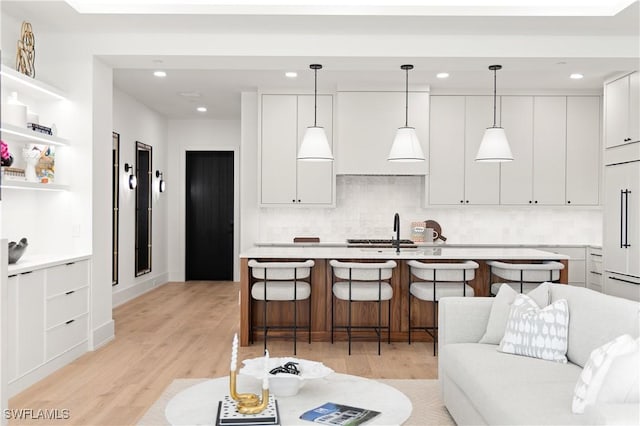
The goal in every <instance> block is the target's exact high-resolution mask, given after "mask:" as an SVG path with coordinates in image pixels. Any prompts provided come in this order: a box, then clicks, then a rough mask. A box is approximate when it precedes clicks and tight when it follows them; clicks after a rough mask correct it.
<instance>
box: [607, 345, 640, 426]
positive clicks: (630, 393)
mask: <svg viewBox="0 0 640 426" xmlns="http://www.w3.org/2000/svg"><path fill="white" fill-rule="evenodd" d="M596 401H597V402H598V403H601V402H604V403H627V402H635V403H636V405H638V402H640V340H639V339H636V340H635V350H634V351H633V352H629V353H628V354H625V355H621V356H619V357H616V359H614V360H613V362H612V363H611V367H609V371H608V372H607V375H606V377H605V378H604V381H603V383H602V388H601V389H600V392H599V393H598V398H597V400H596ZM638 423H640V419H638Z"/></svg>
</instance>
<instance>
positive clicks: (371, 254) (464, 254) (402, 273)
mask: <svg viewBox="0 0 640 426" xmlns="http://www.w3.org/2000/svg"><path fill="white" fill-rule="evenodd" d="M249 259H255V260H259V261H283V260H307V259H313V260H314V261H315V266H314V267H313V268H312V271H311V279H312V288H311V330H312V331H311V339H312V340H313V341H330V340H331V298H332V291H331V279H332V276H331V267H330V266H329V260H331V259H338V260H342V261H356V262H357V261H362V262H367V261H383V260H395V261H396V262H397V264H398V267H397V268H396V269H395V271H394V273H393V276H392V279H391V286H392V288H393V298H392V300H391V339H392V340H394V341H406V339H407V330H408V318H407V311H408V300H409V299H408V283H409V268H408V266H407V261H409V260H422V261H426V262H455V261H462V260H473V261H475V262H477V263H478V264H479V265H480V268H479V269H478V270H477V271H476V277H475V279H474V280H472V281H470V282H469V284H470V285H471V286H472V287H473V288H474V292H475V294H476V296H488V295H489V287H490V282H489V268H488V266H487V263H486V262H487V261H489V260H500V261H505V262H518V263H537V262H542V261H549V260H555V261H559V262H561V263H563V264H564V265H565V269H563V270H562V271H561V275H560V282H561V283H567V282H568V271H567V259H568V256H566V255H562V254H557V253H552V252H548V251H543V250H536V249H529V248H512V247H506V248H505V247H503V248H498V247H447V246H436V245H434V246H421V247H416V248H402V249H401V250H400V253H396V251H395V249H393V248H386V247H385V248H369V247H364V248H354V247H344V246H327V245H319V244H305V245H300V246H286V247H282V246H270V247H264V246H261V247H254V248H251V249H250V250H247V251H245V252H243V253H241V254H240V343H241V344H242V345H243V346H247V345H248V344H249V340H250V339H249V330H250V324H253V325H255V326H261V325H262V318H263V315H262V312H263V311H262V309H263V304H262V303H261V302H257V301H253V300H252V299H251V285H252V279H251V274H250V271H249V267H248V262H249ZM291 305H292V303H271V304H270V306H272V307H271V308H270V310H269V318H270V321H271V320H273V321H280V322H281V324H282V325H291V323H292V320H293V307H292V306H291ZM367 305H368V304H356V306H355V307H354V318H356V319H357V321H358V322H361V323H373V322H374V316H375V318H377V310H374V309H371V307H370V306H367ZM385 305H386V304H385ZM345 307H346V303H345V302H343V301H336V304H335V321H336V324H339V323H343V321H344V319H345V318H346V317H345V315H346V308H345ZM275 309H278V311H277V312H275V311H274V310H275ZM297 309H298V318H299V320H301V321H304V319H306V318H307V313H308V311H307V309H308V307H307V302H306V301H300V302H298V307H297ZM384 309H385V311H384V312H383V315H384V316H383V318H384V317H385V316H386V307H385V308H384ZM431 309H432V304H431V303H420V304H412V317H413V318H414V322H415V323H419V324H425V323H427V324H428V323H430V322H431V318H432V311H431ZM375 321H377V319H376V320H375ZM271 333H273V335H276V332H275V331H273V332H270V335H271ZM413 336H414V337H415V338H416V339H417V340H420V339H423V340H429V339H427V337H428V335H427V334H426V333H413ZM255 337H258V336H255ZM336 339H337V340H343V339H346V334H345V333H344V332H338V331H336ZM371 340H377V337H376V336H375V334H374V333H373V332H372V333H371ZM412 340H413V337H412Z"/></svg>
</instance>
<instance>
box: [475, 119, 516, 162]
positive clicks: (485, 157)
mask: <svg viewBox="0 0 640 426" xmlns="http://www.w3.org/2000/svg"><path fill="white" fill-rule="evenodd" d="M476 161H481V162H487V163H489V162H502V161H513V154H511V148H510V147H509V141H507V135H506V134H505V132H504V129H503V128H502V127H489V128H487V130H485V131H484V137H483V138H482V142H480V148H479V149H478V154H477V155H476Z"/></svg>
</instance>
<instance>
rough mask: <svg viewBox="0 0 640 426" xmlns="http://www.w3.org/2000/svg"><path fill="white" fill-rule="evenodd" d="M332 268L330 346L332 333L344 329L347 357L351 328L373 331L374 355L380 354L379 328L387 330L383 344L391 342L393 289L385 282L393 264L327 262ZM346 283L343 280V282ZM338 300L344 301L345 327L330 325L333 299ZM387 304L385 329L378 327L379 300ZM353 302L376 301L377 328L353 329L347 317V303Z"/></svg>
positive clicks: (380, 315) (332, 321)
mask: <svg viewBox="0 0 640 426" xmlns="http://www.w3.org/2000/svg"><path fill="white" fill-rule="evenodd" d="M329 264H330V265H331V269H332V274H331V275H332V279H331V285H332V292H333V296H332V297H331V343H333V333H334V330H335V329H337V328H344V329H346V330H347V335H348V339H349V355H351V331H352V329H374V330H375V331H376V334H377V335H378V355H380V340H381V334H382V329H383V328H386V329H387V342H388V343H391V298H392V297H393V288H392V287H391V284H390V283H389V281H390V280H391V275H392V273H393V269H394V268H395V267H396V262H394V261H393V260H388V261H386V262H372V263H369V262H367V263H365V262H340V261H338V260H331V261H330V262H329ZM345 280H346V281H345ZM335 299H340V300H345V301H348V303H349V305H348V306H349V310H348V322H347V325H339V326H338V325H335V324H334V314H335V312H334V311H335V309H334V300H335ZM384 300H386V301H387V308H388V310H389V317H388V319H387V326H386V327H382V301H384ZM354 302H376V303H377V304H378V325H376V326H363V325H359V326H354V325H352V318H351V304H352V303H354Z"/></svg>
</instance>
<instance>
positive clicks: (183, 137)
mask: <svg viewBox="0 0 640 426" xmlns="http://www.w3.org/2000/svg"><path fill="white" fill-rule="evenodd" d="M168 143H169V151H168V152H169V162H168V173H167V175H166V176H165V177H166V180H167V188H168V189H167V195H168V200H169V205H170V210H169V216H170V217H171V227H170V228H169V234H168V235H169V247H171V256H170V258H169V279H170V280H171V281H184V277H185V264H184V253H185V158H186V152H187V151H233V152H234V161H235V164H234V174H235V176H234V181H235V184H234V185H235V190H234V204H235V206H234V212H235V218H234V223H235V224H236V225H235V226H234V268H233V276H234V280H236V281H237V280H239V268H238V253H239V245H240V243H239V241H240V232H239V223H240V220H239V218H240V216H239V206H240V186H239V181H240V121H238V120H204V119H203V120H169V132H168Z"/></svg>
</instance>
